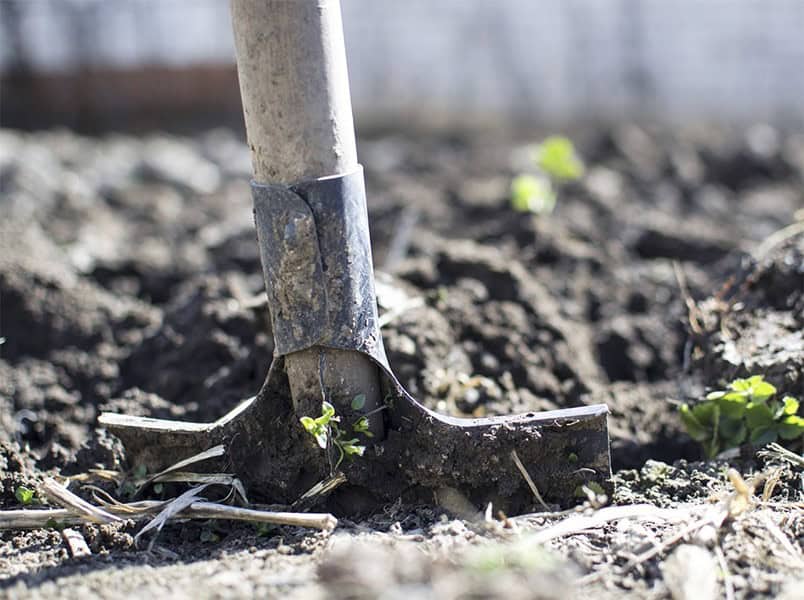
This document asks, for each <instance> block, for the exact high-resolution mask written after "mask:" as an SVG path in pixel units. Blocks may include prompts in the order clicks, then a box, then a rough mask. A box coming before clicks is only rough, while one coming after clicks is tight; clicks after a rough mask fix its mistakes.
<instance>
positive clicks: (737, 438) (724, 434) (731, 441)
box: [720, 416, 748, 448]
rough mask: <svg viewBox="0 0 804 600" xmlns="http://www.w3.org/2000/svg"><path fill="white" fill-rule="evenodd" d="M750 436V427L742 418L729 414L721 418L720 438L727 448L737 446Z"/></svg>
mask: <svg viewBox="0 0 804 600" xmlns="http://www.w3.org/2000/svg"><path fill="white" fill-rule="evenodd" d="M746 437H748V428H747V427H746V425H745V422H744V421H743V420H742V419H732V418H730V417H727V416H723V417H721V418H720V439H722V440H723V442H724V444H725V447H726V448H735V447H736V446H739V445H740V444H742V443H743V442H744V441H745V438H746Z"/></svg>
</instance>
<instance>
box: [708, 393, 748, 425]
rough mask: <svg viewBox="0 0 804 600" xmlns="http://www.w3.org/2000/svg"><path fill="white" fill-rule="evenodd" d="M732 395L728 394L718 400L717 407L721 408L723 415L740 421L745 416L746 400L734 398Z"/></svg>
mask: <svg viewBox="0 0 804 600" xmlns="http://www.w3.org/2000/svg"><path fill="white" fill-rule="evenodd" d="M733 394H737V392H732V393H731V394H726V395H725V396H723V397H722V398H720V399H718V400H716V402H717V405H718V406H719V407H720V412H721V414H723V415H725V416H726V417H729V418H731V419H739V418H741V417H742V416H743V415H744V414H745V405H746V402H747V401H746V398H745V397H744V396H737V397H734V396H733Z"/></svg>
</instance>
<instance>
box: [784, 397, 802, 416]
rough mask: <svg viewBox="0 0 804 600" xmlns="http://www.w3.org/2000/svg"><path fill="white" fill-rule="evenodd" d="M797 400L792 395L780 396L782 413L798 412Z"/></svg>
mask: <svg viewBox="0 0 804 600" xmlns="http://www.w3.org/2000/svg"><path fill="white" fill-rule="evenodd" d="M798 406H799V402H798V400H796V399H795V398H793V397H792V396H785V397H784V398H782V414H783V415H794V414H796V413H797V412H798Z"/></svg>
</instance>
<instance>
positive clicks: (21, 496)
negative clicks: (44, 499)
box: [14, 485, 36, 506]
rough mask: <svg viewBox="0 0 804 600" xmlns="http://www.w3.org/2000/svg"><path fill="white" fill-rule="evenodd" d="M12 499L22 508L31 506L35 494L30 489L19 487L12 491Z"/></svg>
mask: <svg viewBox="0 0 804 600" xmlns="http://www.w3.org/2000/svg"><path fill="white" fill-rule="evenodd" d="M14 497H15V498H16V499H17V502H19V503H20V504H22V505H23V506H28V505H30V504H33V502H34V500H35V499H36V493H35V492H34V491H33V490H32V489H31V488H28V487H25V486H24V485H21V486H19V487H18V488H17V489H16V490H14Z"/></svg>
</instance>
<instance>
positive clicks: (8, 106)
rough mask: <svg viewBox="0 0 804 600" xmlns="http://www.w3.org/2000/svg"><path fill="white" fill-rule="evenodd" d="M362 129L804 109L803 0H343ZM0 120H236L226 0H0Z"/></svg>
mask: <svg viewBox="0 0 804 600" xmlns="http://www.w3.org/2000/svg"><path fill="white" fill-rule="evenodd" d="M342 7H343V20H344V27H345V32H346V45H347V51H348V59H349V68H350V76H351V87H352V94H353V103H354V109H355V113H356V118H357V123H358V127H362V128H375V127H379V128H387V127H391V128H392V127H394V126H395V125H399V124H404V125H405V126H406V127H410V126H420V127H423V128H432V127H438V128H454V127H466V126H471V127H486V126H488V127H511V128H513V127H521V126H523V125H534V126H540V125H544V124H549V125H551V126H557V125H566V124H570V123H572V124H577V123H579V122H590V121H591V122H595V123H596V122H612V121H621V120H623V119H625V118H627V119H628V120H632V121H633V120H642V121H649V122H657V123H660V124H668V123H669V124H674V123H680V122H685V123H688V122H690V121H693V122H700V121H703V122H710V123H711V122H714V123H720V124H745V123H747V122H756V121H763V122H768V123H771V124H775V125H784V126H788V127H789V126H794V127H800V126H801V124H802V122H804V103H802V97H804V77H802V65H803V64H804V36H802V35H801V32H802V31H804V3H802V2H800V1H798V0H743V1H741V2H734V1H730V0H706V1H704V2H702V1H701V0H676V1H674V2H667V1H666V0H540V1H533V0H473V1H466V0H440V1H439V2H436V3H434V2H430V1H427V0H406V1H405V2H399V1H398V0H342ZM0 9H1V10H2V13H0V18H2V33H1V34H0V71H2V98H0V100H1V101H2V102H1V104H0V111H2V112H0V120H1V121H2V124H3V125H5V126H11V127H22V128H41V127H48V126H53V125H66V126H68V127H70V128H74V129H78V130H81V131H97V130H108V129H115V130H119V129H126V130H137V129H143V128H153V127H158V128H161V129H165V128H167V129H173V130H181V129H188V128H195V127H198V126H210V125H234V126H239V127H242V117H241V115H240V104H239V97H238V95H239V94H238V86H237V80H236V73H235V67H234V53H233V46H232V36H231V26H230V21H229V8H228V1H227V0H115V1H114V2H110V1H102V0H2V1H0Z"/></svg>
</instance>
